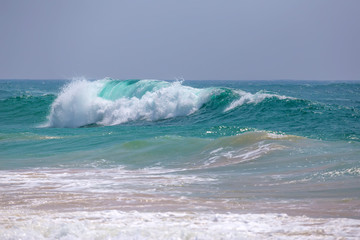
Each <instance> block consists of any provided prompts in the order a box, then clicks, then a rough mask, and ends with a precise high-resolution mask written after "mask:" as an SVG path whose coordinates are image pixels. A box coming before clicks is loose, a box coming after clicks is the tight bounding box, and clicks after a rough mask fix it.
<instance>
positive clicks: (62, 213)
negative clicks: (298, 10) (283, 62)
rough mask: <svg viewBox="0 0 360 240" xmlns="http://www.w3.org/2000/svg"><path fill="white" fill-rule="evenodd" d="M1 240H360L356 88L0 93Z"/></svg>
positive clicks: (301, 85) (255, 85) (189, 86)
mask: <svg viewBox="0 0 360 240" xmlns="http://www.w3.org/2000/svg"><path fill="white" fill-rule="evenodd" d="M0 239H4V240H9V239H26V240H27V239H30V240H31V239H36V240H39V239H67V240H68V239H247V240H248V239H360V82H356V81H295V80H274V81H220V80H219V81H190V80H174V81H165V80H154V79H130V80H119V79H111V78H104V79H99V80H87V79H84V78H79V79H72V80H0Z"/></svg>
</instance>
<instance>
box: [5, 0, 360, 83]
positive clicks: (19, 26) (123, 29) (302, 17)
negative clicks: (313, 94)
mask: <svg viewBox="0 0 360 240" xmlns="http://www.w3.org/2000/svg"><path fill="white" fill-rule="evenodd" d="M359 11H360V1H359V0H336V1H334V0H271V1H270V0H245V1H243V0H222V1H220V0H217V1H215V0H181V1H180V0H152V1H150V0H101V1H100V0H98V1H92V0H51V1H49V0H32V1H28V0H16V1H15V0H0V79H71V78H77V77H85V78H88V79H101V78H104V77H111V78H116V79H145V78H146V79H164V80H174V79H185V80H275V79H297V80H360V14H359Z"/></svg>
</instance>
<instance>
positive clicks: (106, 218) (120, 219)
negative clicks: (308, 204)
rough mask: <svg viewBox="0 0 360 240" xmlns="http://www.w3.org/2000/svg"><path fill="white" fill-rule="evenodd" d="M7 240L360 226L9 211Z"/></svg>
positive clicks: (312, 232) (209, 235)
mask: <svg viewBox="0 0 360 240" xmlns="http://www.w3.org/2000/svg"><path fill="white" fill-rule="evenodd" d="M0 223H1V225H0V238H1V239H4V240H7V239H28V240H32V239H36V240H39V239H68V240H70V239H199V240H200V239H206V240H208V239H322V240H323V239H358V238H359V237H360V228H359V225H360V220H355V219H346V218H337V219H335V218H309V217H305V216H295V217H291V216H288V215H286V214H215V213H199V212H196V213H195V212H187V213H185V212H137V211H132V212H123V211H116V210H108V211H94V212H83V211H79V212H63V213H58V212H45V211H9V210H4V211H3V212H2V214H1V215H0Z"/></svg>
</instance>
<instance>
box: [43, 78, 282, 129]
mask: <svg viewBox="0 0 360 240" xmlns="http://www.w3.org/2000/svg"><path fill="white" fill-rule="evenodd" d="M274 97H275V98H279V99H284V98H286V97H283V96H278V95H275V94H268V93H264V92H258V93H256V94H251V93H247V92H244V91H241V90H232V89H227V88H203V89H201V88H193V87H188V86H184V85H182V83H181V82H178V81H176V82H166V81H159V80H123V81H122V80H112V79H102V80H97V81H88V80H77V81H72V82H70V83H69V84H67V85H66V86H65V87H64V88H63V89H62V91H61V92H60V94H59V95H58V97H57V98H56V99H55V101H54V102H53V103H52V105H51V110H50V114H49V116H48V123H47V124H46V126H48V127H70V128H73V127H81V126H86V125H90V124H99V125H106V126H108V125H117V124H122V123H126V122H131V121H157V120H163V119H169V118H174V117H179V116H188V115H191V114H193V113H195V112H196V111H198V110H199V109H200V108H202V107H208V106H209V105H212V106H213V107H214V108H215V109H218V110H219V109H220V110H221V112H222V113H224V112H227V111H229V110H232V109H234V108H236V107H239V106H241V105H243V104H247V103H258V102H261V101H263V100H264V99H266V98H274Z"/></svg>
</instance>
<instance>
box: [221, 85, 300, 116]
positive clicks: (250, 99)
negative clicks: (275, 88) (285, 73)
mask: <svg viewBox="0 0 360 240" xmlns="http://www.w3.org/2000/svg"><path fill="white" fill-rule="evenodd" d="M236 93H237V94H238V96H239V98H238V99H237V100H235V101H233V102H232V103H231V104H230V105H229V106H228V107H227V108H226V109H225V112H227V111H230V110H232V109H234V108H237V107H239V106H242V105H244V104H247V103H255V104H256V103H259V102H262V101H263V100H264V99H266V98H277V99H280V100H283V99H294V98H291V97H287V96H281V95H277V94H270V93H265V92H264V91H259V92H257V93H255V94H251V93H249V92H245V91H242V90H236Z"/></svg>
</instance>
